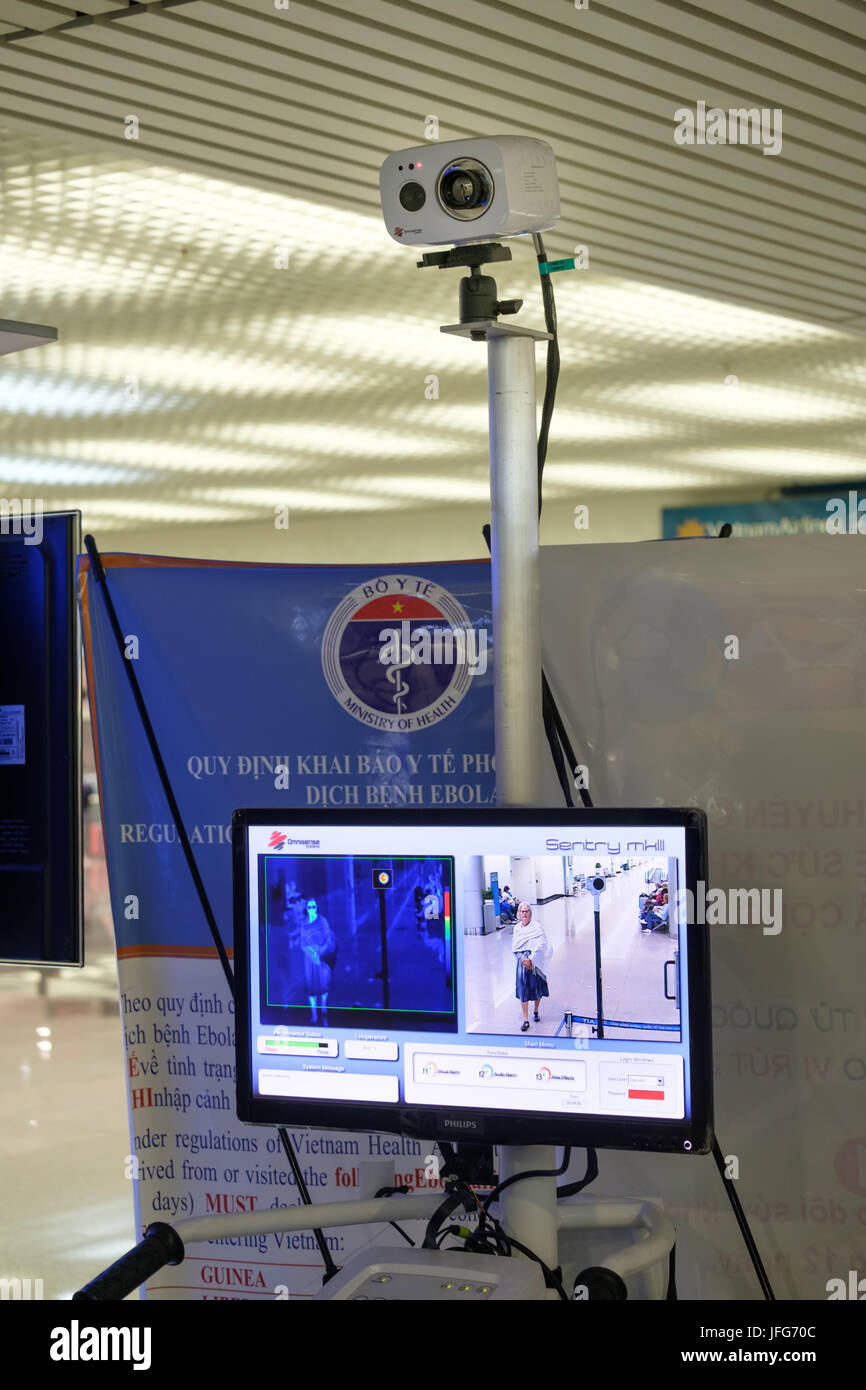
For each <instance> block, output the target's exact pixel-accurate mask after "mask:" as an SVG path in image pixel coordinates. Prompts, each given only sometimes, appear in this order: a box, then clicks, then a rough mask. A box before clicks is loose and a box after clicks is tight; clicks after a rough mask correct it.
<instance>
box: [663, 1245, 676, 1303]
mask: <svg viewBox="0 0 866 1390" xmlns="http://www.w3.org/2000/svg"><path fill="white" fill-rule="evenodd" d="M665 1301H666V1302H667V1303H676V1301H677V1243H676V1241H674V1243H673V1245H672V1246H671V1253H670V1254H669V1256H668V1291H667V1293H666V1294H665Z"/></svg>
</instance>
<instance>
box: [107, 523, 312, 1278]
mask: <svg viewBox="0 0 866 1390" xmlns="http://www.w3.org/2000/svg"><path fill="white" fill-rule="evenodd" d="M84 545H85V547H86V549H87V554H88V556H89V558H90V563H91V565H92V567H93V574H94V578H95V580H96V582H97V584H98V585H99V587H100V589H101V590H102V596H103V599H104V600H105V609H106V612H107V614H108V621H109V624H110V626H111V630H112V632H113V633H114V639H115V642H116V643H117V649H118V651H119V652H120V656H121V660H122V661H123V664H124V666H125V667H126V674H127V676H128V677H129V684H130V688H131V690H132V696H133V699H134V700H135V706H136V709H137V710H138V715H139V718H140V720H141V723H142V727H143V729H144V732H145V736H146V738H147V742H148V745H149V747H150V751H151V754H152V756H153V761H154V763H155V765H156V770H157V773H158V774H159V780H160V782H161V783H162V790H163V792H164V794H165V798H166V801H167V802H168V806H169V810H170V811H171V815H172V819H173V820H174V823H175V826H176V828H177V836H178V839H179V841H180V843H181V847H182V848H183V852H184V857H185V858H186V862H187V867H188V868H189V871H190V874H191V876H192V881H193V884H194V885H195V890H196V892H197V894H198V899H199V903H200V904H201V909H202V911H203V913H204V915H205V920H206V922H207V924H208V928H209V929H210V934H211V937H212V939H213V943H214V945H215V947H216V951H217V955H218V956H219V960H220V964H221V966H222V968H223V974H224V975H225V978H226V984H227V985H228V988H229V994H230V996H231V998H232V1000H233V1001H234V998H235V980H234V973H233V971H232V968H231V966H230V965H229V958H228V955H227V954H226V949H225V946H224V945H223V942H222V937H221V936H220V933H219V927H218V926H217V923H216V918H215V917H214V914H213V909H212V907H211V905H210V899H209V898H208V895H207V890H206V888H205V886H204V882H203V881H202V877H201V874H200V873H199V870H198V865H197V863H196V861H195V855H194V853H193V849H192V845H191V844H190V840H189V836H188V835H187V833H186V826H185V824H184V820H183V816H182V815H181V812H180V807H179V805H178V803H177V798H176V796H175V794H174V789H173V787H172V785H171V779H170V778H169V775H168V769H167V768H166V765H165V763H164V761H163V757H162V753H161V751H160V747H159V743H158V742H157V737H156V733H155V731H154V727H153V724H152V723H151V720H150V715H149V714H148V712H147V705H146V704H145V703H144V696H143V695H142V693H141V687H140V685H139V683H138V677H137V676H136V674H135V671H134V669H133V665H132V662H131V661H129V660H128V659H127V657H126V654H125V653H126V643H125V641H124V637H123V629H122V628H121V626H120V620H119V618H118V616H117V610H116V609H115V607H114V600H113V599H112V597H111V594H110V593H109V589H108V579H107V577H106V574H105V566H104V565H103V563H102V556H101V555H100V553H99V550H98V548H97V545H96V541H95V540H94V539H93V537H92V536H85V537H84ZM277 1133H278V1134H279V1136H280V1140H281V1141H282V1145H283V1149H284V1150H285V1154H286V1157H287V1158H288V1160H289V1166H290V1168H291V1170H292V1174H293V1176H294V1179H295V1183H296V1184H297V1188H298V1191H299V1193H300V1194H301V1200H302V1201H303V1203H304V1205H305V1206H312V1204H313V1199H312V1198H311V1196H310V1193H309V1189H308V1188H307V1185H306V1183H305V1182H304V1175H303V1172H302V1171H301V1166H300V1164H299V1163H298V1159H297V1155H296V1154H295V1151H294V1149H293V1147H292V1144H291V1140H290V1139H289V1136H288V1134H287V1133H286V1131H285V1130H284V1129H283V1128H281V1127H278V1128H277ZM313 1235H314V1237H315V1239H316V1244H317V1245H318V1247H319V1252H320V1254H321V1256H322V1260H323V1261H324V1265H325V1277H324V1280H323V1283H327V1282H328V1280H329V1279H333V1277H334V1275H335V1274H337V1273H338V1272H339V1271H338V1268H337V1265H336V1264H335V1263H334V1258H333V1256H332V1255H331V1252H330V1250H329V1249H328V1246H327V1243H326V1241H325V1237H324V1235H323V1234H322V1232H321V1231H320V1230H318V1229H315V1230H314V1231H313Z"/></svg>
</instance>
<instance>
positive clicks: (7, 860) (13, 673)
mask: <svg viewBox="0 0 866 1390" xmlns="http://www.w3.org/2000/svg"><path fill="white" fill-rule="evenodd" d="M79 550H80V516H79V513H78V512H56V513H44V514H43V513H41V511H39V510H37V509H36V507H35V505H33V504H31V503H29V502H25V503H24V504H23V506H22V504H20V503H19V504H15V505H13V504H11V503H9V502H8V501H7V500H0V962H2V963H4V964H14V965H82V964H83V907H82V892H83V889H82V865H81V679H80V663H79V649H80V648H79V637H78V609H77V605H76V595H75V567H76V564H77V561H78V552H79Z"/></svg>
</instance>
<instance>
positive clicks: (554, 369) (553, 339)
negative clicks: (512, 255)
mask: <svg viewBox="0 0 866 1390" xmlns="http://www.w3.org/2000/svg"><path fill="white" fill-rule="evenodd" d="M532 245H533V247H534V248H535V257H536V260H537V261H538V264H539V265H541V264H542V262H543V261H546V260H547V253H546V251H545V249H544V241H543V240H542V238H541V237H540V236H539V235H538V233H535V234H534V235H533V238H532ZM541 298H542V301H543V304H544V323H545V327H546V328H547V331H548V333H549V334H550V335H551V336H550V338H549V339H548V341H547V363H546V370H545V381H544V400H543V402H542V406H541V424H540V427H539V431H538V515H539V517H540V516H541V507H542V498H543V492H542V485H541V480H542V476H543V474H544V463H545V460H546V458H547V442H548V438H549V436H550V422H551V419H552V418H553V406H554V402H555V400H556V384H557V382H558V381H559V339H558V336H557V327H556V300H555V298H554V294H553V285H552V284H551V282H550V275H549V274H546V273H545V272H541Z"/></svg>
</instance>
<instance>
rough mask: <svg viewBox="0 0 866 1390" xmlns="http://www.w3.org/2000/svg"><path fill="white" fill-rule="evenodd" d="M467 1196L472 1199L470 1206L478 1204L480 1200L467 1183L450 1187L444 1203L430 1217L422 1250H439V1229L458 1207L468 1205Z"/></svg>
mask: <svg viewBox="0 0 866 1390" xmlns="http://www.w3.org/2000/svg"><path fill="white" fill-rule="evenodd" d="M467 1194H468V1196H469V1199H470V1201H469V1205H471V1203H472V1202H473V1201H475V1202H476V1203H477V1200H478V1199H477V1197H476V1196H475V1193H474V1192H473V1191H472V1189H471V1188H469V1187H467V1186H466V1184H465V1183H454V1184H453V1185H452V1186H450V1187H449V1189H448V1191H447V1192H446V1194H445V1199H444V1201H442V1202H440V1204H439V1206H438V1207H437V1208H436V1210H435V1211H434V1213H433V1215H432V1216H431V1217H430V1220H429V1221H428V1222H427V1229H426V1231H425V1232H424V1239H423V1240H422V1242H421V1249H422V1250H435V1249H436V1248H437V1247H436V1237H437V1235H438V1234H439V1227H440V1226H441V1225H442V1223H443V1221H447V1219H448V1217H449V1216H450V1215H451V1213H452V1212H453V1211H456V1210H457V1208H458V1207H464V1206H466V1205H467V1201H466V1198H467Z"/></svg>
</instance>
